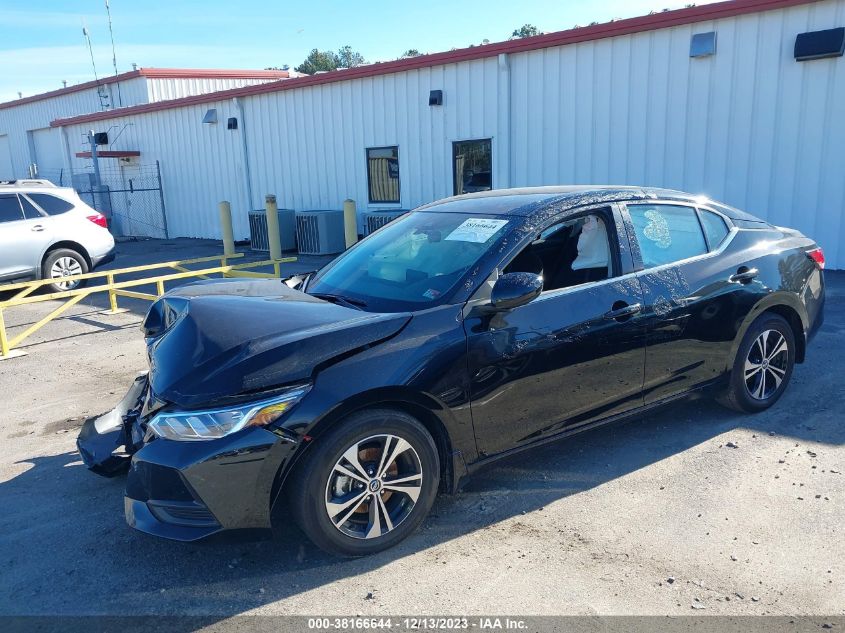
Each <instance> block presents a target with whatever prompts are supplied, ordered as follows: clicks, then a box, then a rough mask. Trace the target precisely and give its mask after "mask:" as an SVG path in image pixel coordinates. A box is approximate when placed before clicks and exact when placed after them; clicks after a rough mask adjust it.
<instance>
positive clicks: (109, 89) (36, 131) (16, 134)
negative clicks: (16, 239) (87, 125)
mask: <svg viewBox="0 0 845 633" xmlns="http://www.w3.org/2000/svg"><path fill="white" fill-rule="evenodd" d="M288 76H289V73H288V72H287V71H267V70H205V69H201V70H198V69H176V68H138V69H137V70H133V71H131V72H127V73H123V74H120V75H115V76H111V77H104V78H102V79H100V80H99V81H90V82H86V83H82V84H77V85H74V86H66V87H64V88H60V89H58V90H54V91H51V92H46V93H43V94H39V95H34V96H31V97H24V98H22V99H18V100H17V101H8V102H6V103H0V180H6V179H11V178H14V177H22V176H29V175H31V170H33V171H35V170H37V171H38V172H39V173H40V175H41V176H42V177H45V178H47V177H49V178H54V177H55V176H56V174H57V173H58V172H59V171H60V170H61V169H63V168H64V169H68V168H69V167H70V150H72V149H75V148H76V147H77V146H78V145H79V143H80V142H79V139H76V138H74V139H65V138H63V136H62V131H63V130H62V128H60V127H55V126H52V127H51V123H52V122H53V121H54V120H56V119H58V118H64V117H68V116H76V115H80V114H91V113H103V112H108V111H110V110H113V109H116V108H123V107H132V106H137V105H142V104H149V103H156V102H158V101H163V100H166V99H177V98H181V97H189V96H192V95H199V94H205V93H209V92H217V91H220V90H226V89H229V88H239V87H242V86H251V85H255V84H258V83H265V82H268V81H278V80H280V79H286V78H287V77H288Z"/></svg>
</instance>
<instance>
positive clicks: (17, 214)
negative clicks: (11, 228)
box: [0, 193, 23, 222]
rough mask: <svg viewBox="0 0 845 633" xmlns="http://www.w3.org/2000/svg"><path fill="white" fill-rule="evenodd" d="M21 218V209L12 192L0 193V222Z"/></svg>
mask: <svg viewBox="0 0 845 633" xmlns="http://www.w3.org/2000/svg"><path fill="white" fill-rule="evenodd" d="M18 220H23V209H21V203H20V202H18V197H17V195H15V194H13V193H0V222H17V221H18Z"/></svg>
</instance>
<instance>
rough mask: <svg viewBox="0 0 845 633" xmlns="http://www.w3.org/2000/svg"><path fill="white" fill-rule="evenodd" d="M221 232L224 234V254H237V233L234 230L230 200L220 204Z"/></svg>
mask: <svg viewBox="0 0 845 633" xmlns="http://www.w3.org/2000/svg"><path fill="white" fill-rule="evenodd" d="M220 231H221V233H222V234H223V254H224V255H234V254H235V233H234V231H233V230H232V205H231V204H229V201H228V200H223V201H222V202H221V203H220Z"/></svg>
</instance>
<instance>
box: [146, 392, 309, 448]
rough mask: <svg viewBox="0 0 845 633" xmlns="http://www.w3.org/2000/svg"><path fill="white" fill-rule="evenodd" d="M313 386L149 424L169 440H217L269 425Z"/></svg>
mask: <svg viewBox="0 0 845 633" xmlns="http://www.w3.org/2000/svg"><path fill="white" fill-rule="evenodd" d="M310 388H311V387H310V386H309V385H303V386H301V387H292V388H291V389H289V390H287V391H285V392H284V393H282V394H281V395H278V396H276V397H274V398H268V399H266V400H260V401H258V402H250V403H246V404H242V405H234V406H231V407H225V408H220V409H214V410H209V411H184V412H183V411H179V412H173V413H159V414H158V415H157V416H155V417H154V418H153V420H152V422H150V428H151V429H152V430H153V433H155V434H156V435H158V436H159V437H163V438H167V439H168V440H179V441H197V440H215V439H218V438H221V437H224V436H226V435H230V434H232V433H237V432H238V431H240V430H241V429H243V428H245V427H247V426H267V425H268V424H270V423H271V422H275V421H276V420H278V419H279V418H280V417H282V415H284V413H285V412H286V411H288V410H289V409H290V408H291V407H293V405H295V404H296V403H297V402H299V401H300V400H302V397H303V396H304V395H305V394H306V393H308V390H309V389H310Z"/></svg>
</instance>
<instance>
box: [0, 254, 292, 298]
mask: <svg viewBox="0 0 845 633" xmlns="http://www.w3.org/2000/svg"><path fill="white" fill-rule="evenodd" d="M243 256H244V254H243V253H235V254H234V255H226V256H224V257H221V256H220V255H212V256H211V257H195V258H194V259H176V260H173V261H169V262H161V263H159V264H144V265H142V266H132V267H130V268H115V269H114V270H104V271H102V272H97V273H84V274H81V275H73V276H70V277H62V279H61V281H79V280H82V279H102V278H103V277H108V276H109V275H126V274H130V273H138V272H144V271H147V270H155V269H156V268H176V267H178V266H185V264H202V263H204V262H215V261H222V262H224V265H225V260H227V259H234V258H236V257H243ZM284 261H285V262H287V261H296V258H295V257H293V258H288V259H286V260H284ZM256 264H257V262H256ZM256 264H253V265H256ZM264 265H265V266H269V265H270V264H264ZM182 270H185V271H186V270H188V269H186V268H182ZM191 272H193V271H191ZM53 283H56V280H55V279H39V280H38V281H19V282H17V283H13V284H3V285H2V286H0V288H2V290H3V292H6V291H7V290H16V289H18V288H25V289H26V288H30V287H32V290H34V289H37V288H40V287H41V286H47V285H49V284H53ZM32 290H29V292H27V293H26V294H29V293H30V292H32ZM66 292H68V291H66ZM16 298H17V296H15V297H12V298H11V299H9V300H7V301H2V302H0V303H3V304H6V303H9V302H10V301H12V300H14V299H16Z"/></svg>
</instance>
